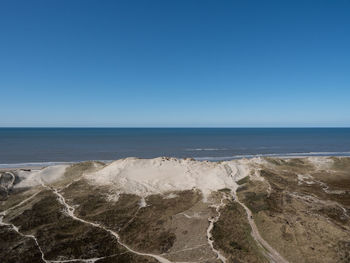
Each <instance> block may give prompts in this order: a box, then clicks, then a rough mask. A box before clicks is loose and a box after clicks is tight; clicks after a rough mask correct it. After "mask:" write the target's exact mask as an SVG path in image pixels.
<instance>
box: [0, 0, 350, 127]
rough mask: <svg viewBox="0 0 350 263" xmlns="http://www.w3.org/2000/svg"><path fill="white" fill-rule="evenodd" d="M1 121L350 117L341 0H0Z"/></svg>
mask: <svg viewBox="0 0 350 263" xmlns="http://www.w3.org/2000/svg"><path fill="white" fill-rule="evenodd" d="M0 98H1V100H0V126H128V127H133V126H142V127H149V126H192V127H193V126H196V127H197V126H209V127H213V126H220V127H226V126H229V127H237V126H239V127H241V126H244V127H251V126H254V127H255V126H256V127H265V126H270V127H271V126H283V127H285V126H350V1H348V0H337V1H332V0H329V1H322V0H314V1H310V0H309V1H308V0H303V1H301V0H300V1H298V0H291V1H281V0H278V1H261V0H258V1H246V0H242V1H233V0H232V1H214V0H210V1H202V0H197V1H190V0H186V1H178V0H176V1H175V0H174V1H164V0H161V1H154V0H147V1H146V0H142V1H132V0H127V1H97V0H95V1H89V0H83V1H78V0H74V1H71V0H56V1H54V0H50V1H47V0H43V1H35V0H33V1H27V0H25V1H17V0H8V1H5V0H3V1H1V2H0Z"/></svg>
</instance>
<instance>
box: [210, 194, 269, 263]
mask: <svg viewBox="0 0 350 263" xmlns="http://www.w3.org/2000/svg"><path fill="white" fill-rule="evenodd" d="M220 212H221V216H220V218H219V220H218V222H216V223H215V224H214V228H213V230H212V234H213V239H214V246H215V248H216V249H220V250H222V251H223V252H224V253H225V255H226V256H227V257H228V262H267V260H266V259H265V258H264V256H263V255H262V254H261V252H260V249H259V247H258V246H257V245H256V243H255V241H254V239H253V238H252V236H251V234H250V232H251V228H250V225H249V223H248V220H247V217H246V213H245V210H244V208H243V207H242V206H241V205H239V204H238V203H236V202H234V201H232V202H230V203H229V204H227V205H226V206H225V207H224V208H223V209H222V210H221V211H220Z"/></svg>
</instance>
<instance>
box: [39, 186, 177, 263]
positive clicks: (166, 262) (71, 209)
mask: <svg viewBox="0 0 350 263" xmlns="http://www.w3.org/2000/svg"><path fill="white" fill-rule="evenodd" d="M43 186H44V187H47V188H49V189H51V190H52V192H53V193H54V194H55V195H56V196H57V198H58V200H59V202H60V203H61V204H62V205H63V206H64V207H65V209H66V214H67V215H68V216H70V217H71V218H73V219H74V220H77V221H80V222H82V223H85V224H88V225H91V226H93V227H98V228H100V229H103V230H104V231H106V232H108V233H110V234H111V235H112V236H114V237H115V238H116V239H117V242H118V243H119V244H120V245H121V246H123V247H124V248H126V249H127V250H128V251H130V252H132V253H134V254H136V255H139V256H148V257H152V258H154V259H156V260H158V261H159V262H161V263H172V262H171V261H169V260H167V259H166V258H164V257H161V256H159V255H154V254H148V253H141V252H137V251H135V250H133V249H131V248H130V247H129V246H127V245H126V244H124V243H122V242H121V241H120V237H119V235H118V233H116V232H114V231H113V230H111V229H108V228H106V227H104V226H102V225H100V224H97V223H94V222H90V221H86V220H84V219H82V218H79V217H77V216H75V215H74V211H75V209H74V207H72V206H70V205H68V204H67V202H66V200H65V198H64V197H63V195H62V194H60V193H59V192H58V191H57V189H54V188H51V187H48V186H46V185H44V184H43Z"/></svg>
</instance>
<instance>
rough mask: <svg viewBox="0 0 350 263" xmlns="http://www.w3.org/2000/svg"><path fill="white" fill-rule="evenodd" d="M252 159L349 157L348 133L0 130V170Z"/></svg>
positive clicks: (345, 130) (292, 130)
mask: <svg viewBox="0 0 350 263" xmlns="http://www.w3.org/2000/svg"><path fill="white" fill-rule="evenodd" d="M256 155H262V156H265V155H266V156H269V155H271V156H274V155H282V156H283V155H285V156H296V155H305V156H309V155H343V156H350V128H0V167H7V166H9V165H12V164H20V163H22V164H28V163H47V162H76V161H83V160H115V159H119V158H124V157H130V156H134V157H143V158H152V157H159V156H172V157H193V158H196V159H199V160H204V159H206V160H214V161H215V160H227V159H234V158H241V157H253V156H256ZM32 165H34V164H32Z"/></svg>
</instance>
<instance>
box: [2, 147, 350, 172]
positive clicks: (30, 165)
mask: <svg viewBox="0 0 350 263" xmlns="http://www.w3.org/2000/svg"><path fill="white" fill-rule="evenodd" d="M159 157H162V156H159ZM166 157H168V158H176V159H191V158H192V159H194V160H196V161H199V162H201V161H202V162H204V161H210V162H220V161H230V160H240V159H253V158H283V159H293V158H307V157H350V151H349V152H309V153H283V154H280V153H271V154H246V155H235V156H227V157H225V156H222V157H210V156H208V157H174V156H166ZM126 158H139V159H154V158H157V157H154V158H142V157H135V156H130V157H126ZM126 158H118V159H115V160H80V161H67V162H55V161H51V162H26V163H8V164H1V163H0V172H6V171H9V170H13V169H22V170H40V169H42V168H45V167H48V166H55V165H64V164H75V163H81V162H88V161H98V162H103V163H111V162H114V161H116V160H121V159H126Z"/></svg>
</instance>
